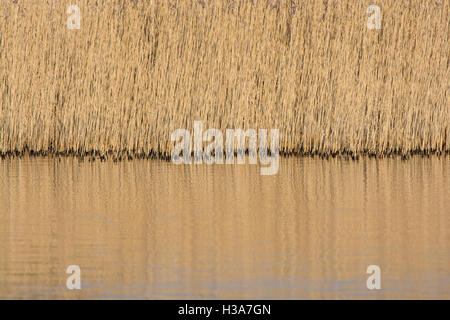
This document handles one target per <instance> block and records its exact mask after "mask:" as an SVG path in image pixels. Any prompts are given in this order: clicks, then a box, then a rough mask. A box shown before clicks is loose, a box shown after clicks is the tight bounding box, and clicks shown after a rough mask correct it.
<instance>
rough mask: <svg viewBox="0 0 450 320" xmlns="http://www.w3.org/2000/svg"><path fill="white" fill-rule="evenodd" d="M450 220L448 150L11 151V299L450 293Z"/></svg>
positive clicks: (3, 204) (7, 188)
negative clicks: (235, 157) (225, 156)
mask: <svg viewBox="0 0 450 320" xmlns="http://www.w3.org/2000/svg"><path fill="white" fill-rule="evenodd" d="M449 217H450V159H449V158H442V159H438V158H430V159H422V158H413V159H411V160H408V161H401V160H397V159H383V160H371V159H364V160H360V161H357V162H353V161H345V160H328V161H327V160H318V159H310V158H305V159H298V158H295V159H292V158H290V159H281V163H280V170H279V172H278V174H277V175H275V176H261V175H260V174H259V168H258V166H256V165H252V166H251V165H234V166H231V165H215V166H206V165H201V166H194V165H192V166H186V165H181V166H176V165H174V164H172V163H167V162H160V161H144V160H142V161H140V160H138V161H130V162H122V163H118V164H115V163H108V162H107V163H100V162H98V161H96V162H94V163H90V162H87V161H86V162H82V163H79V162H78V160H77V159H62V160H61V161H58V160H57V159H42V158H40V159H22V160H17V159H14V160H4V161H0V298H3V299H4V298H31V299H49V298H63V299H65V298H67V299H78V298H83V299H87V298H138V299H140V298H151V299H153V298H161V299H185V298H192V299H203V298H209V299H216V298H223V299H228V298H234V299H240V298H253V299H303V298H319V299H320V298H327V299H328V298H330V299H334V298H344V299H349V298H394V299H396V298H425V299H431V298H439V299H449V298H450V219H449ZM69 265H79V266H80V268H81V281H82V289H81V290H72V291H71V290H68V289H67V288H66V279H67V277H68V276H69V275H68V274H66V273H65V271H66V268H67V266H69ZM369 265H378V266H380V268H381V287H382V288H381V290H368V289H367V287H366V280H367V277H368V276H369V275H368V274H366V268H367V266H369Z"/></svg>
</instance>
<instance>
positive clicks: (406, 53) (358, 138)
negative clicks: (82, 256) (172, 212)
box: [0, 0, 450, 157]
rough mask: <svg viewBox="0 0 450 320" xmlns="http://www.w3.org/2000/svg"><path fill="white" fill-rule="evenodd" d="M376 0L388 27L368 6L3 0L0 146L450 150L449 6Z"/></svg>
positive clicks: (422, 0) (132, 152)
mask: <svg viewBox="0 0 450 320" xmlns="http://www.w3.org/2000/svg"><path fill="white" fill-rule="evenodd" d="M377 2H378V5H380V6H381V8H382V29H381V30H369V29H368V28H367V25H366V22H367V19H368V17H369V15H368V14H367V12H366V10H367V7H368V6H369V5H371V4H373V3H374V2H373V1H369V0H366V1H332V0H323V1H315V0H298V1H296V0H293V1H267V0H266V1H262V0H260V1H257V0H254V1H250V0H248V1H245V0H235V1H230V0H211V1H206V0H204V1H198V0H183V1H181V0H178V1H176V0H172V1H141V0H134V1H123V0H114V1H88V0H84V1H81V0H70V1H65V0H61V1H54V0H41V1H38V0H31V1H30V0H27V1H25V0H16V1H12V0H3V1H2V5H1V7H0V101H1V109H0V153H1V154H2V155H3V156H4V155H6V154H15V155H17V154H19V155H20V154H23V153H27V152H31V153H33V154H55V153H56V154H73V155H83V154H90V153H94V154H97V155H102V156H107V155H124V154H126V155H128V156H148V155H159V156H163V157H164V156H167V155H169V154H170V151H171V148H172V147H173V142H171V141H170V133H171V132H172V131H173V130H175V129H177V128H186V129H189V130H192V126H193V121H194V120H201V121H203V124H204V127H206V128H208V127H209V128H217V129H220V130H225V129H226V128H242V129H246V128H278V129H280V149H281V152H284V153H286V154H303V155H305V154H318V155H324V156H328V155H341V154H347V155H348V154H351V155H360V154H369V155H376V156H385V155H390V154H401V155H404V156H407V155H410V154H414V153H423V154H430V153H438V154H442V153H447V152H449V151H450V103H449V80H448V79H449V78H450V73H449V70H450V62H449V52H450V47H449V34H450V2H449V1H445V0H441V1H439V0H436V1H428V0H417V1H410V0H400V1H399V0H383V1H375V4H377ZM71 4H77V5H78V6H79V7H80V8H81V15H82V20H81V29H80V30H69V29H68V28H67V27H66V20H67V18H68V14H66V9H67V7H68V6H69V5H71Z"/></svg>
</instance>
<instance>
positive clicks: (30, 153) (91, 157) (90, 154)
mask: <svg viewBox="0 0 450 320" xmlns="http://www.w3.org/2000/svg"><path fill="white" fill-rule="evenodd" d="M245 154H246V155H248V152H245ZM279 154H280V156H281V157H285V158H289V157H311V158H319V159H324V160H329V159H333V158H337V159H343V160H346V161H350V160H353V161H357V160H360V159H361V158H370V159H372V158H374V159H383V158H401V159H402V160H405V161H406V160H409V159H410V158H412V157H414V156H419V157H425V158H430V157H442V156H445V157H446V156H450V150H447V151H436V150H426V151H423V150H416V151H410V152H406V153H405V152H401V151H390V152H384V153H381V152H380V153H375V152H368V151H364V152H352V151H345V150H344V151H339V152H330V153H320V152H306V151H283V150H280V152H279ZM268 155H270V151H268ZM235 156H237V152H235ZM24 157H50V158H58V159H60V158H64V157H75V158H77V159H78V161H79V162H84V161H87V162H95V161H99V162H105V161H112V162H121V161H132V160H142V159H158V160H162V161H171V155H170V154H167V153H162V152H155V151H150V152H148V153H144V152H129V151H123V152H116V151H114V152H113V151H108V152H100V151H87V152H79V151H72V150H70V151H65V152H55V151H51V150H49V151H35V150H24V151H18V150H14V151H0V160H6V159H11V158H24Z"/></svg>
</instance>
